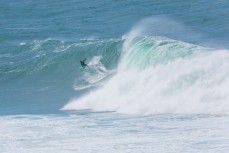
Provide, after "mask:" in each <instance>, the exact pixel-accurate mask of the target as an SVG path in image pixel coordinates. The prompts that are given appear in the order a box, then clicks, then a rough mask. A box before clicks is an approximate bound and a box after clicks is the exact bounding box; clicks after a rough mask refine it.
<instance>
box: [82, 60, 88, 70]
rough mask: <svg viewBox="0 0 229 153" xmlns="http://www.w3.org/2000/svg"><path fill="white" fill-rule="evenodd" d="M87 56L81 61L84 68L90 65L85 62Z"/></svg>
mask: <svg viewBox="0 0 229 153" xmlns="http://www.w3.org/2000/svg"><path fill="white" fill-rule="evenodd" d="M86 59H87V58H85V59H84V60H83V61H80V65H81V66H82V67H83V68H84V67H85V66H88V65H87V64H86V63H85V60H86Z"/></svg>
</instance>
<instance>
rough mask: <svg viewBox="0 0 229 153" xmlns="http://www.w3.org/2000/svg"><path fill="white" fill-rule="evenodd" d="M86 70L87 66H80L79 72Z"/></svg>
mask: <svg viewBox="0 0 229 153" xmlns="http://www.w3.org/2000/svg"><path fill="white" fill-rule="evenodd" d="M86 69H88V67H87V66H84V67H83V66H80V70H81V71H83V70H86Z"/></svg>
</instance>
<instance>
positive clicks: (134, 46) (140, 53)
mask: <svg viewBox="0 0 229 153" xmlns="http://www.w3.org/2000/svg"><path fill="white" fill-rule="evenodd" d="M208 50H210V49H207V48H203V47H200V46H197V45H193V44H188V43H184V42H180V41H175V40H171V39H168V38H164V37H143V38H142V37H140V38H139V37H138V38H134V39H133V40H131V41H130V43H129V44H127V47H125V48H124V51H123V52H124V55H123V58H122V63H121V65H122V66H121V67H122V68H121V69H132V68H138V69H145V68H147V67H152V66H157V65H159V64H166V63H168V62H171V61H174V60H178V59H183V58H188V57H191V56H194V55H195V54H196V53H198V52H203V51H208Z"/></svg>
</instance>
